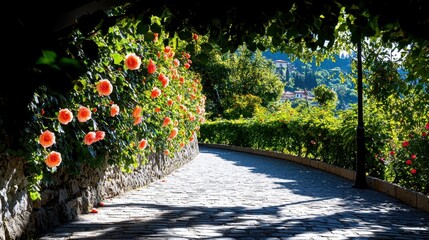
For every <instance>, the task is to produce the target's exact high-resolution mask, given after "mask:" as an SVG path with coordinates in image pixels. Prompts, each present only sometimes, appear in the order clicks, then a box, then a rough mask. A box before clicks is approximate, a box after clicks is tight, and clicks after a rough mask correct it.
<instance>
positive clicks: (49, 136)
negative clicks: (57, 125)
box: [39, 130, 55, 148]
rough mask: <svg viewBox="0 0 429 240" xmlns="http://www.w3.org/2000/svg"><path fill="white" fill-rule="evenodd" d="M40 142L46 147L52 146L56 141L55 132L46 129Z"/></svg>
mask: <svg viewBox="0 0 429 240" xmlns="http://www.w3.org/2000/svg"><path fill="white" fill-rule="evenodd" d="M39 143H40V145H42V146H43V147H44V148H47V147H50V146H52V145H53V144H54V143H55V135H54V133H53V132H51V131H49V130H46V131H44V132H43V133H42V134H41V135H40V138H39Z"/></svg>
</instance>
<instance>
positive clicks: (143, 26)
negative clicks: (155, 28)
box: [136, 22, 149, 34]
mask: <svg viewBox="0 0 429 240" xmlns="http://www.w3.org/2000/svg"><path fill="white" fill-rule="evenodd" d="M136 31H137V33H138V34H145V33H147V32H148V31H149V25H147V24H145V23H143V22H139V24H137V27H136Z"/></svg>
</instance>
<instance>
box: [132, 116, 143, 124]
mask: <svg viewBox="0 0 429 240" xmlns="http://www.w3.org/2000/svg"><path fill="white" fill-rule="evenodd" d="M141 122H143V117H142V116H140V117H136V118H134V123H133V125H134V126H135V125H138V124H140V123H141Z"/></svg>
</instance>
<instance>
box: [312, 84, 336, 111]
mask: <svg viewBox="0 0 429 240" xmlns="http://www.w3.org/2000/svg"><path fill="white" fill-rule="evenodd" d="M314 96H315V100H316V101H317V102H318V103H319V104H320V105H321V106H334V107H335V105H336V104H337V94H336V93H335V92H334V91H333V90H332V89H329V88H327V87H326V85H319V86H317V87H315V88H314Z"/></svg>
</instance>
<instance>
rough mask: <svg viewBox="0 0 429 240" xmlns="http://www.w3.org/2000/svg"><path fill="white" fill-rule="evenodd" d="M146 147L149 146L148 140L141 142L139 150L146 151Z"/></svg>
mask: <svg viewBox="0 0 429 240" xmlns="http://www.w3.org/2000/svg"><path fill="white" fill-rule="evenodd" d="M146 146H147V140H146V139H142V140H140V142H139V148H140V149H143V150H144V149H145V148H146Z"/></svg>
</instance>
